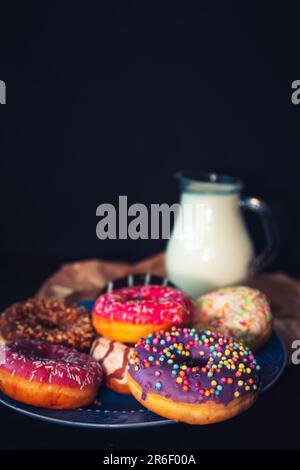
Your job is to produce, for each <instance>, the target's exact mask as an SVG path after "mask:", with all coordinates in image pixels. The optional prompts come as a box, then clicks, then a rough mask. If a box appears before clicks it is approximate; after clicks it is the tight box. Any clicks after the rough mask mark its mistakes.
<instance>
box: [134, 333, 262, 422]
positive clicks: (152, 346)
mask: <svg viewBox="0 0 300 470" xmlns="http://www.w3.org/2000/svg"><path fill="white" fill-rule="evenodd" d="M259 370H260V366H259V365H258V364H257V361H256V359H255V357H254V355H253V353H252V352H251V351H250V350H249V349H248V348H246V347H244V346H243V345H241V344H239V343H237V342H235V341H234V340H233V339H232V338H225V337H223V336H219V335H217V334H216V333H213V332H211V331H200V332H196V330H195V329H188V328H183V329H182V328H178V329H176V328H175V327H173V328H171V330H170V331H166V332H158V333H156V334H150V335H149V336H148V338H147V339H140V340H139V341H138V342H137V344H136V345H135V348H134V350H133V352H132V353H131V355H130V360H129V371H128V384H129V388H130V390H131V393H132V394H133V395H134V396H135V398H136V399H137V400H138V401H139V402H140V403H141V404H142V405H144V406H145V407H146V408H148V409H150V410H151V411H153V412H155V413H157V414H159V415H161V416H164V417H165V418H169V419H172V420H175V421H182V422H185V423H190V424H210V423H216V422H219V421H224V420H226V419H229V418H231V417H233V416H235V415H237V414H239V413H241V412H243V411H245V410H246V409H247V408H249V407H250V406H251V405H252V404H253V403H254V401H255V400H256V398H257V392H258V388H259V384H260V378H259V377H260V373H259Z"/></svg>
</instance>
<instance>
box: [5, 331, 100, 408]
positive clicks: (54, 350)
mask: <svg viewBox="0 0 300 470" xmlns="http://www.w3.org/2000/svg"><path fill="white" fill-rule="evenodd" d="M0 355H1V357H4V363H2V364H0V390H1V391H2V392H4V393H5V394H6V395H8V396H9V397H11V398H13V399H15V400H18V401H20V402H22V403H26V404H28V405H33V406H41V407H44V408H52V409H61V410H62V409H67V408H77V407H80V406H85V405H88V404H90V403H92V402H93V401H94V399H95V397H96V393H97V390H98V387H99V386H100V384H101V382H102V376H103V374H102V369H101V366H100V365H99V364H98V362H96V361H95V360H93V359H92V358H91V357H90V356H88V355H87V354H83V353H80V352H78V351H75V350H71V349H69V348H66V347H64V346H57V345H51V344H47V343H43V342H40V341H25V340H19V341H13V342H11V343H7V344H2V345H0Z"/></svg>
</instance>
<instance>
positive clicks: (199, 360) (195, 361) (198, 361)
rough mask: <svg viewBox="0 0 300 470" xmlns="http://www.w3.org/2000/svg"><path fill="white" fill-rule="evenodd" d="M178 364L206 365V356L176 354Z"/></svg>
mask: <svg viewBox="0 0 300 470" xmlns="http://www.w3.org/2000/svg"><path fill="white" fill-rule="evenodd" d="M176 362H177V363H178V365H179V366H180V365H186V366H187V367H199V368H201V367H206V365H207V363H208V358H206V357H189V358H186V357H184V356H178V357H177V359H176Z"/></svg>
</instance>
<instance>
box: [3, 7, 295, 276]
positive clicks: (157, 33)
mask: <svg viewBox="0 0 300 470" xmlns="http://www.w3.org/2000/svg"><path fill="white" fill-rule="evenodd" d="M141 3H142V4H141ZM198 3H199V2H198ZM206 3H207V2H203V4H202V3H200V7H199V6H198V8H197V9H196V8H195V7H192V6H188V7H184V6H182V5H181V6H180V7H177V6H176V4H173V6H172V7H166V6H162V5H161V6H159V7H155V6H153V5H152V6H151V4H150V3H148V2H147V3H145V2H135V3H132V4H127V6H125V5H123V6H120V7H117V6H111V7H109V6H108V7H103V6H99V5H98V6H95V5H93V6H92V4H90V5H85V6H84V5H82V4H81V5H79V6H76V4H72V5H69V4H63V3H62V2H61V3H60V4H59V5H55V4H53V3H51V6H49V5H48V6H47V7H46V6H44V5H43V4H39V6H38V7H37V6H35V7H33V6H32V5H30V4H26V5H25V4H22V3H21V2H20V5H19V6H18V7H15V6H14V7H13V6H10V7H8V6H6V7H5V6H3V7H1V8H3V11H2V13H1V16H2V20H1V32H0V34H1V36H0V37H1V58H0V65H1V67H0V74H1V76H0V79H2V80H5V81H6V85H7V105H6V106H2V107H0V119H1V121H0V145H1V147H0V148H1V181H0V192H1V225H2V226H1V243H0V254H1V255H22V256H33V255H36V256H46V255H47V256H64V257H66V258H68V259H69V258H76V257H87V256H101V257H105V258H111V257H113V258H123V259H129V260H130V259H138V258H140V257H142V256H144V255H149V254H152V253H155V252H156V251H158V250H159V249H162V248H163V247H164V242H163V241H159V242H157V241H141V240H140V241H134V242H133V241H109V242H100V241H99V240H98V239H97V238H96V234H95V227H96V221H97V219H96V215H95V211H96V207H97V205H98V204H100V203H102V202H112V203H115V202H116V201H117V197H118V195H120V194H126V195H128V200H129V203H132V202H144V203H146V204H149V203H151V202H164V201H165V202H174V201H176V200H177V198H178V192H177V187H176V183H175V181H174V180H173V178H172V174H173V173H174V171H175V170H177V169H179V168H182V167H192V168H197V169H207V170H208V169H212V170H215V171H222V172H226V173H229V174H234V175H240V176H242V177H243V178H244V179H245V181H246V190H245V191H246V193H247V194H253V195H258V196H261V197H263V198H264V199H266V200H267V201H268V202H269V203H270V204H271V206H272V208H273V210H274V212H275V213H276V216H277V218H278V221H279V224H280V231H281V238H282V251H281V257H280V258H279V259H278V260H279V261H278V263H279V264H280V267H283V268H286V269H287V260H289V268H290V269H292V270H297V265H298V262H299V260H300V246H299V243H298V240H299V235H300V233H299V231H300V224H299V222H298V218H299V217H298V213H299V209H300V197H299V196H300V185H299V182H298V170H299V168H300V166H299V144H298V124H299V118H300V106H299V107H297V106H295V105H293V104H292V102H291V83H292V81H293V80H296V79H297V78H299V77H300V75H299V72H300V71H299V47H298V46H299V32H298V27H297V26H298V25H297V12H296V11H295V10H293V9H292V8H291V9H289V8H285V9H284V11H283V10H282V7H281V8H276V7H275V6H274V5H272V3H268V2H264V5H262V4H260V3H259V2H258V3H257V4H256V6H255V5H253V3H251V6H249V7H245V6H244V7H243V8H242V9H241V7H238V3H239V2H236V3H235V4H232V3H230V2H219V5H214V7H213V8H212V7H211V8H209V7H207V5H206ZM223 3H224V5H223ZM225 3H226V5H225ZM261 3H262V2H261ZM163 4H164V5H166V3H164V2H163ZM129 5H131V6H129Z"/></svg>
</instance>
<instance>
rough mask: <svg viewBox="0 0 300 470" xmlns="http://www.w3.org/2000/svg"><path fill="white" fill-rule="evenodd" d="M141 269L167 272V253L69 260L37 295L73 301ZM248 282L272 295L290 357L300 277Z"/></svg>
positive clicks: (299, 310) (298, 326)
mask: <svg viewBox="0 0 300 470" xmlns="http://www.w3.org/2000/svg"><path fill="white" fill-rule="evenodd" d="M137 273H151V274H156V275H158V276H165V275H166V270H165V255H164V253H160V254H158V255H156V256H153V257H152V258H149V259H146V260H144V261H141V262H139V263H136V264H125V263H114V262H107V261H101V260H97V259H92V260H86V261H78V262H75V263H69V264H65V265H63V266H62V267H61V268H60V269H59V270H58V271H57V272H56V273H54V274H53V275H52V276H51V277H50V278H49V279H47V280H46V281H45V282H44V284H43V285H42V286H41V288H40V289H39V291H38V292H37V294H36V295H37V296H39V297H41V296H46V297H57V298H68V299H70V300H73V301H79V300H87V299H91V298H94V297H95V296H96V295H97V293H98V292H99V290H100V289H102V288H103V287H104V286H105V285H106V284H107V283H108V282H109V281H111V280H114V279H117V278H119V277H122V276H126V275H127V274H137ZM247 284H248V285H250V286H252V287H256V288H257V289H259V290H261V291H262V292H264V293H265V294H266V295H267V296H268V298H269V301H270V303H271V308H272V313H273V316H274V328H275V330H276V332H277V333H278V334H279V335H280V337H281V338H282V339H283V341H284V343H285V346H286V349H287V352H288V356H289V358H290V356H291V353H292V352H293V350H292V349H291V344H292V342H293V341H294V340H295V339H298V338H299V339H300V281H297V280H295V279H292V278H291V277H289V276H287V275H286V274H283V273H275V274H258V275H256V276H255V277H254V278H253V279H252V280H251V281H249V282H248V283H247Z"/></svg>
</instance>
